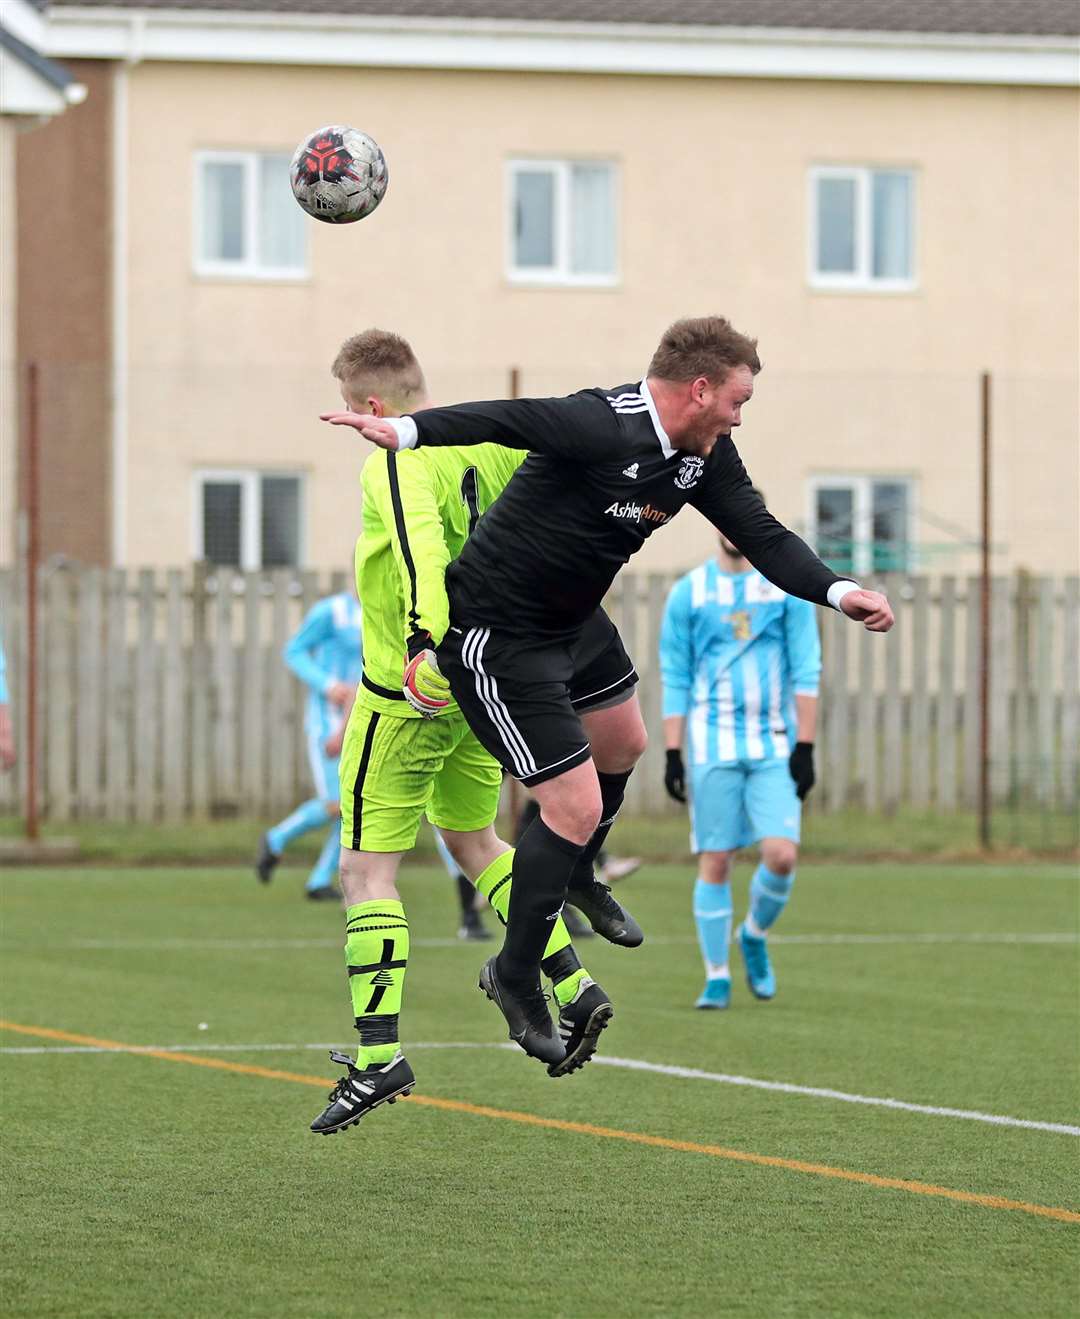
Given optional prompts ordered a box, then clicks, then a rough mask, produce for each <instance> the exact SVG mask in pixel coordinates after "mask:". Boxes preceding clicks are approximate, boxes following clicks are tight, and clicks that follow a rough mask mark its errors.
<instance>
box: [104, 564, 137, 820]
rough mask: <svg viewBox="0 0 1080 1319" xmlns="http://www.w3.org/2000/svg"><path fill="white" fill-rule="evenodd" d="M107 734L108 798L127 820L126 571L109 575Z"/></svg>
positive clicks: (112, 812)
mask: <svg viewBox="0 0 1080 1319" xmlns="http://www.w3.org/2000/svg"><path fill="white" fill-rule="evenodd" d="M105 675H106V679H105V680H106V684H107V690H106V735H105V797H106V809H107V810H108V814H109V818H110V819H112V820H126V819H128V818H129V815H130V808H131V741H130V735H131V692H130V687H129V685H128V643H127V573H126V572H125V571H124V569H123V568H113V569H111V570H110V572H109V576H108V601H107V622H106V635H105Z"/></svg>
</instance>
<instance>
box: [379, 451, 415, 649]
mask: <svg viewBox="0 0 1080 1319" xmlns="http://www.w3.org/2000/svg"><path fill="white" fill-rule="evenodd" d="M386 470H387V473H388V475H389V477H390V502H391V504H393V506H394V526H395V527H396V528H397V536H398V543H399V544H400V545H401V557H402V558H403V559H404V560H405V567H406V568H407V569H408V573H409V594H410V596H411V599H410V601H409V631H410V632H418V631H419V630H420V614H419V612H418V610H417V604H416V564H415V563H414V562H413V556H412V548H411V547H410V545H409V531H408V528H407V527H406V525H405V510H404V509H403V508H402V506H401V487H400V486H399V485H398V474H397V454H396V453H394V452H393V450H391V451H390V452H389V453H388V454H387V455H386Z"/></svg>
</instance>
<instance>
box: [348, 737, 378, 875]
mask: <svg viewBox="0 0 1080 1319" xmlns="http://www.w3.org/2000/svg"><path fill="white" fill-rule="evenodd" d="M378 726H379V716H378V715H377V714H372V716H371V719H370V721H369V723H368V726H367V732H366V733H365V734H364V749H363V751H362V752H361V753H360V764H359V765H358V766H357V767H356V780H355V782H354V783H353V833H352V850H353V851H354V852H359V851H360V830H361V827H362V825H363V820H364V779H365V778H367V771H368V761H369V760H370V759H371V744H372V743H373V742H374V741H375V729H376V728H378Z"/></svg>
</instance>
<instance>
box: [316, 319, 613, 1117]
mask: <svg viewBox="0 0 1080 1319" xmlns="http://www.w3.org/2000/svg"><path fill="white" fill-rule="evenodd" d="M332 373H333V375H334V376H335V377H336V378H337V379H338V380H339V381H340V383H341V393H342V396H343V398H344V399H345V402H346V403H347V405H348V406H349V407H350V408H354V409H356V410H358V411H363V412H371V413H374V414H375V415H376V416H395V415H398V414H400V413H402V412H405V411H412V410H414V409H416V408H417V407H423V406H424V404H425V402H426V397H425V396H426V386H425V384H424V377H423V373H422V372H421V369H420V366H419V363H418V362H417V360H416V357H415V356H414V354H413V352H412V349H411V348H410V347H409V345H408V343H406V341H405V340H404V339H401V338H399V337H398V336H397V335H394V334H389V333H386V332H385V331H381V330H367V331H365V332H364V333H363V334H358V335H355V336H353V338H351V339H348V340H347V341H346V342H345V344H344V345H343V346H342V348H341V350H340V352H339V353H338V356H337V358H336V359H335V361H334V365H333V368H332ZM524 458H525V454H524V453H520V452H515V451H513V450H510V449H504V448H502V447H501V446H499V445H494V444H483V445H477V446H475V447H471V448H467V449H437V450H421V451H419V452H417V453H405V454H400V455H398V454H388V453H386V452H385V451H383V450H381V449H377V450H376V451H375V452H374V453H373V454H371V455H370V456H369V458H368V459H367V462H366V463H365V464H364V469H363V477H362V486H363V529H362V533H361V536H360V539H359V541H358V542H357V546H356V585H357V592H358V594H359V597H360V603H361V606H362V610H363V614H362V628H363V642H364V672H363V676H362V678H361V685H360V687H359V689H358V691H357V697H356V702H355V704H354V705H353V709H352V713H351V715H350V718H349V723H348V727H347V729H346V732H345V740H344V745H343V746H342V751H341V765H340V776H341V848H342V850H341V887H342V891H343V894H344V898H345V904H346V943H345V961H346V968H347V972H348V977H349V990H350V994H351V997H352V1007H353V1016H354V1018H355V1023H356V1029H357V1031H358V1032H359V1034H360V1046H359V1049H358V1056H357V1059H356V1061H355V1064H354V1062H353V1060H352V1059H351V1058H349V1057H347V1056H346V1055H345V1054H340V1053H337V1052H336V1051H335V1052H333V1053H332V1054H331V1058H332V1059H333V1060H334V1061H335V1062H337V1063H340V1064H341V1065H343V1066H345V1067H346V1068H347V1072H346V1075H345V1076H344V1077H343V1078H342V1080H341V1081H339V1082H338V1084H337V1085H336V1086H335V1088H334V1090H333V1091H332V1092H331V1094H330V1097H329V1103H328V1104H327V1106H326V1108H325V1109H324V1110H323V1112H322V1113H320V1114H319V1116H318V1117H317V1118H316V1119H315V1121H314V1122H313V1123H312V1124H311V1129H312V1131H315V1132H318V1133H321V1134H327V1135H328V1134H330V1133H331V1132H334V1131H340V1130H342V1129H343V1128H345V1127H349V1126H352V1125H353V1124H354V1123H356V1122H358V1121H359V1120H360V1118H361V1117H362V1116H363V1115H364V1114H365V1113H366V1112H368V1111H369V1110H370V1109H372V1108H375V1107H377V1106H378V1105H379V1104H382V1103H386V1102H392V1101H393V1100H394V1099H396V1098H397V1097H398V1096H399V1095H403V1094H408V1092H409V1091H410V1090H411V1089H412V1086H413V1084H414V1076H413V1072H412V1069H411V1068H410V1066H409V1064H408V1062H407V1061H406V1060H405V1058H404V1056H403V1055H402V1053H401V1051H400V1047H399V1040H398V1012H399V1009H400V1007H401V999H402V988H403V984H404V980H405V972H406V967H407V964H408V957H409V925H408V921H407V919H406V916H405V908H404V906H403V904H402V902H401V898H400V895H399V893H398V890H397V885H396V879H397V871H398V867H399V865H400V863H401V860H402V857H403V856H404V855H405V853H406V852H408V851H409V850H410V849H411V848H412V847H413V845H414V844H415V842H416V835H417V830H418V828H419V825H420V821H421V818H422V817H423V816H424V815H425V814H426V815H427V816H428V818H429V819H430V820H431V823H432V824H433V825H435V826H436V828H437V829H438V830H439V831H440V833H441V834H442V837H443V839H444V840H445V842H446V845H447V847H448V848H449V850H450V852H451V853H452V855H453V857H454V859H455V860H456V861H457V863H458V865H460V866H461V868H462V870H463V871H464V872H465V874H466V875H468V876H469V878H470V879H471V880H472V881H473V882H474V883H475V885H476V887H477V889H478V890H479V891H480V892H481V893H482V894H483V895H484V897H486V898H487V900H488V902H489V903H490V904H491V906H492V907H493V908H494V909H495V911H496V913H497V914H498V915H499V917H500V919H502V920H503V921H504V922H505V919H506V912H507V909H508V907H509V903H510V890H511V869H512V863H513V855H514V854H513V851H512V850H511V849H510V847H509V846H508V845H507V844H506V843H504V842H503V841H502V840H501V839H500V838H499V837H498V836H497V835H496V833H495V829H494V820H495V815H496V812H497V810H498V802H499V791H500V785H501V779H502V773H501V770H500V768H499V765H498V764H497V762H496V761H495V760H494V759H493V758H492V757H491V756H490V755H489V754H488V753H487V752H486V751H485V750H484V749H483V747H482V746H481V745H480V743H479V742H478V741H477V740H476V737H475V736H474V734H473V733H472V732H471V731H470V730H469V727H468V725H467V724H466V722H465V717H464V715H462V713H461V711H460V710H459V709H458V707H457V705H456V703H454V701H453V700H452V699H451V697H450V692H449V684H448V683H447V682H446V680H445V679H444V678H442V676H441V675H440V674H439V673H438V669H437V667H436V666H433V664H432V663H431V661H432V659H433V654H432V652H433V650H434V644H435V642H437V641H438V640H441V638H442V636H443V634H444V633H445V631H446V629H447V627H448V625H449V606H448V602H447V597H446V587H445V584H444V581H443V575H444V573H445V570H446V566H447V564H448V563H449V562H450V561H451V560H452V559H454V558H456V557H457V555H458V554H459V553H460V551H461V548H462V546H463V545H464V544H465V541H466V539H467V537H468V535H469V533H470V532H471V530H472V528H473V526H474V525H475V523H476V520H477V518H478V517H479V516H480V515H481V514H482V513H483V511H484V509H486V508H487V507H488V506H489V505H490V504H491V503H492V502H493V500H494V499H495V498H496V497H497V496H498V495H499V493H500V492H501V491H502V489H503V487H504V486H505V485H506V483H507V482H508V481H509V480H510V478H511V476H512V475H513V474H514V472H515V471H516V470H517V467H518V466H519V464H520V463H521V462H522V461H523V459H524ZM541 965H542V969H543V971H544V974H545V975H546V976H548V977H549V979H550V980H551V981H552V983H553V988H554V995H555V999H556V1002H557V1005H558V1008H559V1031H560V1035H561V1037H562V1041H563V1048H564V1049H565V1056H564V1057H563V1058H562V1059H561V1060H560V1061H558V1062H555V1063H552V1064H551V1065H550V1066H549V1067H548V1072H549V1074H550V1075H552V1076H562V1075H565V1074H566V1073H567V1072H571V1071H573V1070H575V1069H576V1068H578V1067H580V1066H581V1065H582V1064H583V1063H585V1062H587V1061H588V1059H589V1058H590V1057H591V1056H592V1054H593V1053H594V1052H595V1049H596V1041H597V1037H598V1036H599V1034H600V1031H601V1030H603V1028H604V1027H605V1026H606V1025H607V1023H608V1021H609V1020H610V1019H611V1016H612V1007H611V1002H610V1000H609V999H608V997H607V995H606V994H605V993H604V991H603V990H602V989H601V988H600V986H599V985H597V984H596V983H595V981H593V980H592V978H591V977H590V976H589V975H588V974H587V973H586V971H585V969H584V967H582V965H581V963H580V961H579V960H578V957H577V955H576V953H575V952H574V949H573V946H572V945H571V942H570V936H569V935H568V934H567V932H566V927H565V926H564V924H563V921H562V918H561V917H559V918H557V919H556V920H555V922H554V924H553V927H552V934H551V938H550V940H549V942H548V944H547V947H546V949H545V955H544V959H543V962H542V964H541ZM520 1042H521V1041H520V1040H519V1043H520Z"/></svg>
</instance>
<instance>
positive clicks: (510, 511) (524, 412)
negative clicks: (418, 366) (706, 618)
mask: <svg viewBox="0 0 1080 1319" xmlns="http://www.w3.org/2000/svg"><path fill="white" fill-rule="evenodd" d="M413 420H414V421H415V423H416V428H417V444H418V445H471V444H482V443H485V442H493V443H496V444H502V445H505V446H507V447H509V448H514V449H527V450H529V456H528V458H526V460H525V461H524V463H522V465H521V466H520V467H519V468H518V470H517V471H516V472H515V473H514V475H513V477H512V478H511V479H510V482H509V484H508V485H507V487H506V489H505V490H504V491H503V493H502V494H501V495H500V496H499V498H498V499H497V500H496V502H495V503H494V505H493V506H492V507H491V508H490V509H489V511H488V512H487V513H485V514H484V516H483V517H482V518H481V519H480V521H479V522H478V523H477V526H476V529H475V531H474V532H473V534H472V535H471V536H470V538H469V540H468V541H467V542H466V544H465V548H464V549H463V550H462V552H461V555H460V557H459V558H458V559H457V560H456V561H455V562H453V563H452V564H450V566H449V568H448V569H447V573H446V582H447V589H448V592H449V595H450V603H451V609H452V613H453V616H454V618H455V620H456V621H457V622H459V623H461V624H463V625H466V626H469V627H475V626H481V627H488V626H494V627H497V628H499V629H501V630H509V631H510V632H512V633H514V634H519V635H526V636H536V637H538V638H544V639H549V640H554V639H561V638H568V637H570V636H572V635H573V634H575V633H576V632H577V630H578V629H579V628H580V626H581V625H582V623H584V622H585V620H586V619H587V618H588V617H589V615H590V614H592V613H593V611H594V610H595V609H596V608H597V607H598V606H599V604H600V602H601V601H602V600H603V598H604V596H605V595H606V594H607V591H608V590H609V588H610V586H611V583H612V582H613V581H614V579H615V576H616V574H617V573H618V571H619V569H620V568H621V567H622V566H623V564H624V563H626V562H627V560H628V559H629V558H630V556H631V555H632V554H634V553H635V552H636V551H637V550H639V549H640V548H641V546H642V545H643V544H644V543H645V541H646V539H647V538H648V537H649V536H651V535H652V533H653V532H654V531H655V530H656V529H657V528H658V527H662V526H664V525H665V523H667V522H670V521H671V519H672V518H673V517H674V516H675V514H676V513H678V511H679V509H681V508H682V506H683V505H684V504H693V506H694V507H695V508H697V509H698V510H699V511H700V512H701V513H703V514H704V515H705V517H707V518H708V519H709V521H710V522H711V523H712V524H713V525H714V526H715V527H717V528H719V529H720V530H721V531H722V532H723V533H724V535H725V536H727V537H728V539H729V540H731V541H732V542H733V543H734V544H736V545H738V547H739V549H740V550H741V551H742V552H743V554H745V555H746V557H747V558H748V559H749V560H750V562H751V563H752V564H753V565H754V567H755V568H757V569H758V570H759V572H761V573H762V574H763V575H764V576H765V577H767V578H768V579H769V581H771V582H773V583H774V584H775V585H777V586H779V587H780V588H781V590H783V591H786V592H788V594H790V595H796V596H800V597H801V598H802V599H804V600H811V601H813V602H814V603H815V604H819V605H824V604H826V603H827V600H826V593H827V591H828V589H829V587H830V586H831V585H832V584H833V583H834V582H837V581H840V580H842V579H841V578H838V577H837V576H836V574H835V573H834V572H832V570H831V569H829V568H828V567H826V565H825V564H824V563H822V562H821V560H820V559H819V558H818V557H817V555H816V554H815V553H814V552H813V551H812V550H811V549H810V547H809V546H808V545H806V543H805V542H804V541H802V540H800V538H799V537H798V536H796V535H795V533H794V532H792V531H789V530H788V529H787V528H786V527H785V526H783V525H782V524H781V523H779V522H777V520H776V519H775V518H774V517H773V516H772V514H771V513H769V512H768V510H767V509H766V508H765V505H764V504H763V503H762V501H761V499H760V497H759V496H758V495H757V494H756V493H755V491H754V489H753V487H752V486H751V484H750V479H749V477H748V476H747V474H746V470H745V468H744V467H743V465H742V462H741V460H740V458H739V454H738V452H737V450H736V448H735V446H734V444H733V443H732V442H731V437H730V436H723V437H721V438H720V439H719V440H717V442H716V444H715V446H714V448H713V450H712V452H711V453H710V455H709V456H708V458H702V457H699V456H698V455H696V454H690V453H687V452H685V451H684V450H681V449H675V448H673V447H672V446H671V444H670V442H669V440H668V437H667V435H666V433H665V432H664V429H663V427H662V425H661V424H660V420H659V418H658V416H657V414H656V409H655V406H654V404H653V400H652V396H651V394H650V393H649V390H648V386H647V384H646V382H644V381H641V382H639V383H638V384H630V385H620V386H619V387H618V388H616V389H609V390H604V389H584V390H581V391H580V392H579V393H577V394H571V395H570V396H569V397H567V398H549V399H506V400H499V401H494V402H489V403H463V404H458V405H456V406H453V407H445V408H431V409H427V410H425V411H423V412H417V413H416V414H414V416H413ZM463 497H465V496H464V495H463Z"/></svg>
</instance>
